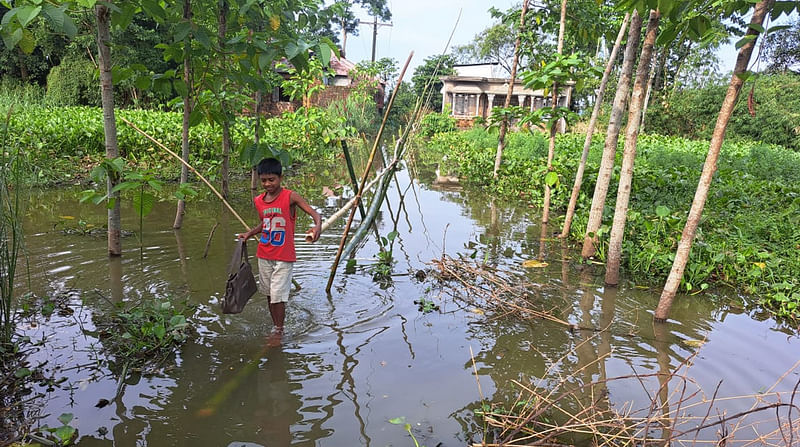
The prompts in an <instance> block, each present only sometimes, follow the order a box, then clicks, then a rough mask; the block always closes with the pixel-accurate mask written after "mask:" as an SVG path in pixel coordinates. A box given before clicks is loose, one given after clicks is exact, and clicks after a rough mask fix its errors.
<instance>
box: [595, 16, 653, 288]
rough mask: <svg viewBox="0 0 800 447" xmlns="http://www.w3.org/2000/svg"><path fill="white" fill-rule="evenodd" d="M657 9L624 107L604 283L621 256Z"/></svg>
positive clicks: (615, 276)
mask: <svg viewBox="0 0 800 447" xmlns="http://www.w3.org/2000/svg"><path fill="white" fill-rule="evenodd" d="M660 19H661V13H659V12H658V10H650V19H649V20H648V21H647V31H646V32H645V36H644V42H643V44H642V54H641V56H639V67H638V68H637V69H636V81H635V82H634V84H633V93H632V95H631V104H630V108H629V110H628V124H627V126H626V127H625V149H624V152H623V154H622V172H621V173H620V176H619V188H618V189H617V205H616V208H615V210H614V223H613V224H612V226H611V234H610V237H609V241H608V260H607V261H606V284H608V285H617V284H618V283H619V265H620V260H621V259H622V237H623V235H624V234H625V222H626V220H627V217H628V202H629V201H630V197H631V184H632V183H633V163H634V161H635V160H636V143H637V142H638V139H639V124H640V123H641V120H642V107H643V106H644V98H645V95H646V94H647V91H646V90H647V81H648V76H649V75H650V63H651V61H652V59H653V46H654V45H655V43H656V36H657V35H658V23H659V21H660Z"/></svg>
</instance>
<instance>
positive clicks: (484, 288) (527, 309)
mask: <svg viewBox="0 0 800 447" xmlns="http://www.w3.org/2000/svg"><path fill="white" fill-rule="evenodd" d="M431 262H432V264H433V265H434V266H435V267H436V268H437V270H438V274H439V279H441V280H443V281H455V282H458V283H460V285H461V287H460V288H450V289H449V290H448V291H449V292H450V293H451V294H453V297H454V298H457V299H463V300H465V301H469V302H470V303H472V304H473V305H475V306H476V307H480V308H482V309H485V310H491V311H494V312H497V313H498V314H499V315H512V314H513V315H516V316H518V317H521V318H532V319H543V320H548V321H552V322H554V323H558V324H562V325H564V326H568V327H572V325H571V324H570V323H568V322H566V321H564V320H562V319H560V318H558V317H556V316H555V315H554V312H553V311H552V309H545V308H543V307H542V305H541V299H540V298H541V292H542V289H543V288H544V287H545V286H543V285H541V284H535V283H531V282H529V281H526V280H525V278H524V277H522V276H520V275H515V274H513V273H511V272H508V271H504V270H500V269H497V268H494V267H492V266H489V265H485V264H478V263H476V262H474V261H472V260H469V261H468V260H463V259H453V258H451V257H449V256H447V255H442V258H441V259H434V260H433V261H431ZM551 287H552V286H551Z"/></svg>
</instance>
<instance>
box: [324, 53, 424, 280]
mask: <svg viewBox="0 0 800 447" xmlns="http://www.w3.org/2000/svg"><path fill="white" fill-rule="evenodd" d="M413 56H414V52H413V51H412V52H411V54H409V55H408V59H406V63H405V65H403V70H401V71H400V76H399V77H398V78H397V85H398V86H399V85H400V83H401V82H403V76H404V75H405V74H406V69H408V64H409V63H411V58H412V57H413ZM397 90H398V89H397V88H395V89H394V91H393V92H392V96H391V98H389V104H388V105H387V106H386V111H385V112H384V113H383V121H381V127H380V128H378V134H377V135H376V136H375V143H374V144H373V145H372V151H371V152H370V154H369V161H367V166H366V168H365V169H364V175H362V176H361V187H360V188H358V192H357V193H356V197H355V201H356V202H355V203H356V204H358V203H359V202H360V201H361V194H362V192H363V191H364V186H365V185H366V183H367V177H368V176H369V171H370V169H372V163H373V162H374V161H375V153H376V152H377V151H378V146H379V145H380V140H381V136H382V135H383V129H384V128H385V127H386V121H387V120H388V118H389V112H391V111H392V104H394V98H395V96H397ZM354 216H355V209H352V210H351V211H350V217H348V219H347V224H346V225H345V228H344V231H343V232H342V240H341V241H340V242H339V249H338V250H337V252H336V259H335V260H334V261H333V265H332V266H331V274H330V276H328V285H326V286H325V292H326V293H328V294H330V293H331V285H332V284H333V278H334V277H335V276H336V269H337V268H338V267H339V261H340V260H341V259H342V249H344V244H345V242H347V234H348V233H349V232H350V226H351V225H352V224H353V217H354Z"/></svg>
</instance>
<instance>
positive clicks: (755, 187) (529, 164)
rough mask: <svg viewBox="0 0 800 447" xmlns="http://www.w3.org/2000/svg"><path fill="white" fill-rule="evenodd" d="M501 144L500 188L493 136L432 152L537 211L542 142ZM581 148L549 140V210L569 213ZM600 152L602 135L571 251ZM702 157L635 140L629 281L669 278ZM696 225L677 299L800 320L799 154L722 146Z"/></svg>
mask: <svg viewBox="0 0 800 447" xmlns="http://www.w3.org/2000/svg"><path fill="white" fill-rule="evenodd" d="M507 138H508V139H507V147H506V151H505V154H504V160H503V164H502V166H501V172H500V178H499V179H498V180H497V181H495V180H494V179H493V178H492V167H493V166H494V156H495V151H496V144H497V135H496V133H490V132H487V131H484V130H483V129H473V130H470V131H466V132H450V133H444V134H438V135H435V136H434V137H433V138H431V140H430V142H429V147H430V149H431V150H433V151H434V152H436V153H437V154H438V155H439V157H440V159H441V158H444V160H445V161H443V162H442V165H443V166H444V167H445V169H446V170H448V172H449V173H457V174H458V175H459V176H460V177H461V178H462V179H464V181H465V182H467V183H469V184H472V185H477V186H481V187H487V186H488V187H490V188H492V189H493V190H494V191H495V192H496V193H497V194H499V195H502V196H505V197H509V198H512V197H521V198H523V199H524V200H525V201H526V202H529V203H532V204H535V205H541V203H542V191H543V187H544V183H543V179H544V175H545V172H546V171H545V165H546V156H547V137H546V136H545V135H543V134H534V135H531V134H529V133H527V132H515V133H511V134H509V135H508V137H507ZM583 139H584V136H583V135H580V134H567V135H559V136H558V138H557V140H556V156H555V160H554V161H553V168H554V171H555V172H556V173H557V174H558V178H559V182H558V183H557V184H556V185H555V187H554V189H553V196H552V207H553V209H554V210H555V211H562V212H563V211H564V210H565V209H566V205H567V202H568V201H569V195H570V191H571V187H572V182H573V179H574V175H575V171H576V169H577V162H578V159H579V157H580V153H581V150H582V146H583ZM602 144H603V142H602V136H600V135H598V136H596V138H595V139H594V141H593V144H592V151H591V153H590V157H589V163H588V166H587V170H586V174H585V176H584V183H583V188H582V192H581V194H580V196H579V200H578V207H577V212H576V216H575V221H574V223H573V225H572V231H571V237H572V239H573V240H574V241H576V242H577V241H582V239H583V231H585V228H586V222H587V219H588V211H589V208H590V205H591V196H592V192H593V191H594V186H595V183H596V179H597V169H598V166H599V158H600V154H601V152H602ZM621 149H622V148H621V144H620V148H619V150H618V160H617V170H615V172H614V174H613V177H612V181H611V186H610V190H609V195H608V199H607V203H606V209H605V212H604V216H603V222H604V225H603V226H602V227H601V229H600V231H599V234H600V247H599V251H598V257H599V258H600V259H601V260H605V256H606V252H607V246H608V232H609V230H610V226H611V220H612V217H613V212H614V197H616V187H617V184H618V183H619V170H618V169H619V164H620V159H621V152H622V151H621ZM707 150H708V142H707V141H691V140H686V139H682V138H677V137H663V136H658V135H642V136H641V137H640V139H639V145H638V154H637V159H636V164H635V168H634V169H635V170H634V179H633V186H632V193H631V202H630V211H629V214H628V223H627V226H626V232H625V237H624V241H623V253H624V259H623V268H624V269H625V270H626V273H627V274H628V275H630V276H631V277H632V278H633V279H634V280H636V281H647V282H652V283H654V284H662V283H663V281H664V280H665V279H666V276H667V274H668V273H669V270H670V268H671V267H672V261H673V259H674V254H675V250H676V248H677V243H678V240H679V239H680V235H681V232H682V230H683V227H684V224H685V222H686V215H687V213H688V210H689V206H690V205H691V201H692V198H693V196H694V191H695V189H696V187H697V181H698V179H699V176H700V171H701V169H702V165H703V162H704V160H705V155H706V152H707ZM703 216H704V217H703V221H702V223H701V225H700V228H699V230H698V233H697V238H696V240H695V244H694V246H693V248H692V252H691V256H690V259H689V264H688V266H687V269H686V272H685V273H684V278H683V284H682V288H683V290H684V291H686V292H690V293H693V292H695V291H698V290H703V289H705V288H707V287H708V286H709V285H710V284H712V283H722V284H727V285H731V286H734V287H737V288H740V289H742V290H744V291H745V292H748V293H751V294H754V295H756V296H758V297H759V298H760V299H761V300H762V302H763V303H764V304H766V305H767V306H768V307H769V308H771V309H772V310H773V311H775V312H776V314H778V315H782V316H789V315H798V314H800V311H798V306H800V279H798V278H800V257H798V256H797V252H798V250H800V154H798V153H794V152H791V151H788V150H786V149H784V148H782V147H779V146H773V145H767V144H761V143H752V142H728V143H726V144H725V145H724V146H723V149H722V153H721V155H720V160H719V168H718V170H717V174H716V176H715V178H714V183H713V185H712V188H711V192H710V194H709V198H708V201H707V203H706V207H705V211H704V214H703ZM554 221H555V219H554ZM556 226H558V223H556Z"/></svg>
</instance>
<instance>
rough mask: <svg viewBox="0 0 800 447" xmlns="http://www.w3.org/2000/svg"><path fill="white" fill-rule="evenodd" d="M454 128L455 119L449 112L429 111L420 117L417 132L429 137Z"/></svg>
mask: <svg viewBox="0 0 800 447" xmlns="http://www.w3.org/2000/svg"><path fill="white" fill-rule="evenodd" d="M455 129H456V120H455V118H453V117H451V116H450V113H449V112H447V111H445V112H444V113H429V114H427V115H425V116H424V117H423V118H422V121H421V122H420V124H419V134H420V135H422V136H424V137H431V136H433V135H436V134H437V133H443V132H451V131H453V130H455Z"/></svg>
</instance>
